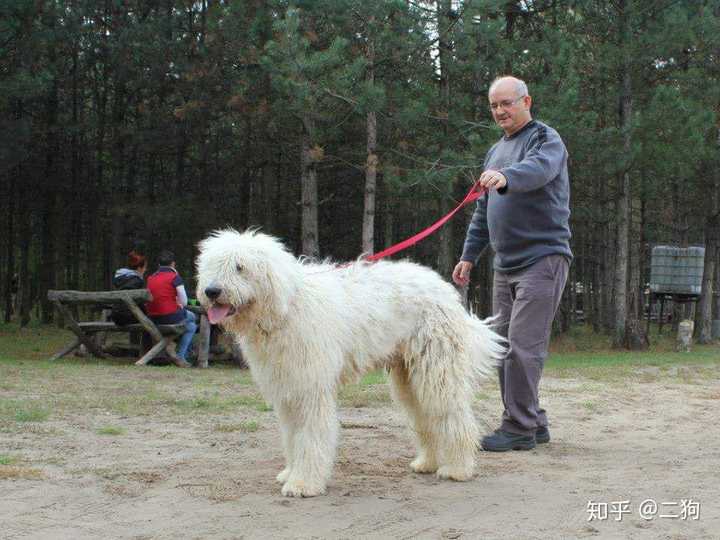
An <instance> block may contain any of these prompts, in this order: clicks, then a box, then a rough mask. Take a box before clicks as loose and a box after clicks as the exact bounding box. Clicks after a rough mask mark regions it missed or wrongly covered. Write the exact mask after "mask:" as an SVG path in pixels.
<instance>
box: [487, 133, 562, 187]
mask: <svg viewBox="0 0 720 540" xmlns="http://www.w3.org/2000/svg"><path fill="white" fill-rule="evenodd" d="M566 157H567V150H566V149H565V145H564V144H563V142H562V139H560V136H559V135H558V134H557V132H555V131H554V130H548V129H547V128H545V127H544V126H543V127H541V128H540V129H538V130H537V132H536V133H535V135H533V136H532V137H531V139H530V140H529V141H528V149H527V151H526V153H525V157H524V158H523V159H522V161H518V162H517V163H513V164H512V165H509V166H508V167H504V168H502V169H500V172H501V173H502V174H503V175H504V176H505V178H506V179H507V186H506V187H505V189H503V190H502V191H498V192H499V193H500V194H501V195H502V194H504V193H506V192H508V191H509V192H512V193H519V192H527V191H533V190H536V189H539V188H541V187H542V186H544V185H545V184H547V183H548V182H550V181H551V180H553V179H554V178H555V177H557V175H558V174H560V172H561V170H562V167H563V163H565V160H566Z"/></svg>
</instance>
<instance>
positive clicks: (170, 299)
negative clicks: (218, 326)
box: [146, 250, 197, 367]
mask: <svg viewBox="0 0 720 540" xmlns="http://www.w3.org/2000/svg"><path fill="white" fill-rule="evenodd" d="M158 264H159V266H158V269H157V272H155V273H154V274H153V275H151V276H150V277H149V278H148V279H147V288H148V290H149V291H150V294H152V297H153V299H152V302H148V303H147V304H146V307H147V314H148V316H149V317H150V318H151V319H152V320H153V321H154V322H156V323H157V324H180V323H185V332H184V333H183V335H182V336H181V337H180V343H179V345H178V348H177V357H178V358H179V359H180V360H182V361H183V363H184V364H185V365H183V366H182V367H190V365H191V364H190V363H188V361H187V353H188V350H189V349H190V344H191V343H192V338H193V336H194V335H195V332H196V331H197V323H196V322H195V314H194V313H193V312H192V311H188V310H187V309H185V307H186V306H187V301H188V299H187V293H186V291H185V285H184V284H183V280H182V278H181V277H180V274H178V271H177V269H176V268H175V255H174V254H173V253H172V252H171V251H168V250H164V251H161V252H160V255H158Z"/></svg>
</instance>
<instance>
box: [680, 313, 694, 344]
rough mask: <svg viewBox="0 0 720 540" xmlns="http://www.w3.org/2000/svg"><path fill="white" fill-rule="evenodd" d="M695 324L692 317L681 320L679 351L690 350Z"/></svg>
mask: <svg viewBox="0 0 720 540" xmlns="http://www.w3.org/2000/svg"><path fill="white" fill-rule="evenodd" d="M694 326H695V323H694V322H693V321H692V320H691V319H685V320H684V321H680V324H679V325H678V335H677V350H678V351H679V352H690V349H691V347H692V336H693V327H694Z"/></svg>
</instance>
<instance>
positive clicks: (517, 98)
mask: <svg viewBox="0 0 720 540" xmlns="http://www.w3.org/2000/svg"><path fill="white" fill-rule="evenodd" d="M488 101H489V102H490V110H491V111H492V115H493V119H494V120H495V123H496V124H497V125H498V126H500V127H501V128H502V130H503V131H504V132H505V135H506V136H508V137H509V136H510V135H512V134H513V133H515V132H517V131H518V130H519V129H521V128H522V127H523V126H525V125H526V124H527V123H528V122H530V121H531V120H532V116H531V115H530V106H531V105H532V98H531V97H530V94H529V93H528V88H527V85H526V84H525V83H524V82H523V81H521V80H520V79H517V78H515V77H499V78H497V79H495V80H494V81H493V82H492V84H491V85H490V90H489V91H488Z"/></svg>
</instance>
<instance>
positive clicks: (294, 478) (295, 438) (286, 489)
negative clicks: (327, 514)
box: [282, 390, 339, 497]
mask: <svg viewBox="0 0 720 540" xmlns="http://www.w3.org/2000/svg"><path fill="white" fill-rule="evenodd" d="M297 406H298V410H296V411H295V413H294V414H293V415H292V422H293V423H294V424H293V426H292V432H288V435H291V439H292V440H291V441H290V442H289V444H288V449H290V450H291V451H292V455H291V462H290V463H289V464H288V466H289V469H290V470H289V473H288V477H287V480H286V481H285V484H284V485H283V487H282V494H283V495H285V496H286V497H314V496H316V495H322V494H323V493H325V491H326V489H327V488H326V486H327V482H328V480H329V479H330V476H331V474H332V468H333V464H334V462H335V451H336V448H337V440H338V431H339V430H338V427H339V422H338V418H337V412H336V404H335V397H334V394H333V393H332V392H331V391H329V390H326V391H322V390H317V391H316V392H315V393H310V394H308V395H304V396H303V397H302V398H301V399H300V400H298V402H297Z"/></svg>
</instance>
